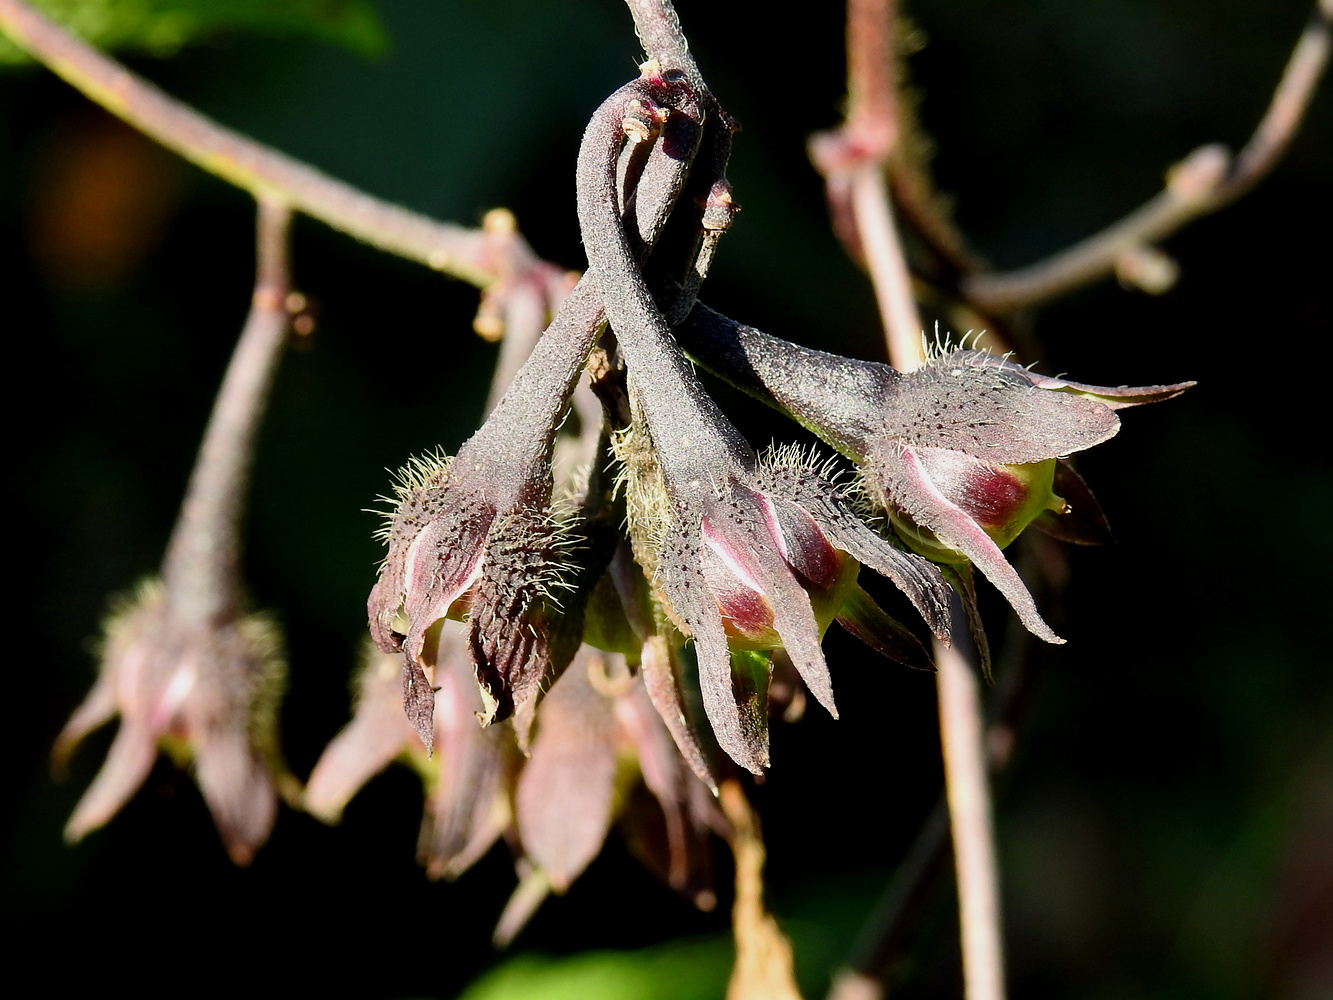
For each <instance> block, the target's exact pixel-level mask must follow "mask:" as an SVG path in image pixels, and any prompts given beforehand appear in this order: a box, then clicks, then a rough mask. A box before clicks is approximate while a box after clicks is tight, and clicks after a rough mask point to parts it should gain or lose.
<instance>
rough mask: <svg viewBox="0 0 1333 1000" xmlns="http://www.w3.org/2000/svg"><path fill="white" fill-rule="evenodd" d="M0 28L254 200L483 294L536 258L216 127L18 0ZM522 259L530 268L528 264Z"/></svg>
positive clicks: (2, 15)
mask: <svg viewBox="0 0 1333 1000" xmlns="http://www.w3.org/2000/svg"><path fill="white" fill-rule="evenodd" d="M0 30H3V31H4V32H5V34H7V35H8V36H9V37H10V38H12V39H13V40H14V42H16V43H17V44H18V45H20V46H21V47H22V48H24V49H26V50H27V51H28V52H29V53H30V54H31V55H32V56H33V58H35V59H37V60H38V61H39V62H41V63H43V64H45V65H46V66H47V67H49V68H50V69H51V70H53V71H54V72H55V73H57V74H59V75H60V76H61V77H63V78H64V79H65V80H66V81H67V82H69V83H70V84H72V85H73V86H74V87H75V88H76V89H78V90H79V91H81V92H82V93H83V94H84V95H86V96H87V97H89V98H90V99H92V100H93V101H95V102H97V103H98V104H100V105H102V107H104V108H106V109H107V110H108V111H110V112H111V113H112V114H114V115H116V116H118V117H120V118H122V119H124V120H125V121H126V122H128V123H129V124H130V125H133V126H134V127H135V128H137V129H139V130H140V131H141V132H143V133H144V134H146V135H148V136H151V137H152V138H153V139H156V140H157V141H158V142H160V143H161V144H162V145H164V146H166V147H167V148H168V149H171V150H174V151H175V152H177V153H179V154H180V155H181V156H183V157H185V158H186V159H187V160H189V161H191V162H192V163H194V164H196V165H198V166H200V167H202V168H203V169H204V170H206V171H208V172H209V173H211V174H214V175H216V176H218V177H221V178H222V179H223V180H225V181H228V182H229V183H232V184H235V185H236V186H237V187H241V188H244V189H245V190H247V191H249V192H250V193H251V194H253V195H254V196H255V197H256V198H258V199H261V200H267V201H277V202H281V203H283V204H285V205H287V206H289V207H290V208H293V209H295V210H297V211H300V212H303V213H305V214H306V215H309V216H311V217H312V218H315V219H319V220H320V221H321V222H324V223H327V224H328V225H330V226H332V227H333V228H334V229H339V230H341V231H343V232H345V233H347V234H349V235H351V236H354V237H356V238H357V239H360V240H364V241H365V242H367V243H370V244H371V245H373V246H376V247H379V248H380V249H381V250H385V251H387V252H389V253H393V254H397V255H398V256H400V257H406V258H408V259H409V260H415V261H418V262H420V263H422V264H425V265H427V266H428V267H432V268H434V269H435V270H437V271H442V272H444V273H445V274H449V275H452V276H453V277H456V278H461V279H462V280H464V281H468V282H471V283H472V284H474V285H478V286H480V287H486V286H488V285H490V284H492V283H493V282H495V281H497V280H499V279H500V278H502V277H503V276H504V275H505V273H507V272H513V271H515V270H520V269H522V267H523V266H525V265H527V264H528V263H529V262H530V261H531V262H535V261H536V258H535V256H534V255H533V253H532V251H531V249H529V248H528V246H527V244H526V243H524V242H523V240H522V238H521V237H517V236H516V237H515V239H514V240H512V241H510V242H509V243H508V244H506V246H505V249H506V251H507V253H508V254H512V255H514V256H513V257H511V258H510V259H505V255H503V254H497V253H496V244H495V241H493V240H488V239H487V237H486V234H485V233H483V232H481V231H479V230H473V229H466V228H464V227H462V226H458V225H454V224H452V223H447V222H439V221H437V220H435V219H431V218H428V217H427V216H424V215H420V214H418V213H416V212H412V211H409V210H408V209H405V208H402V207H400V206H398V205H394V204H392V203H390V202H387V201H383V200H381V199H379V198H375V197H372V196H371V195H368V194H366V193H365V192H363V191H360V190H358V189H356V188H354V187H351V186H350V185H348V184H344V183H343V182H342V181H338V180H335V179H334V178H332V177H330V176H328V175H327V174H325V173H322V172H321V171H319V170H316V169H315V168H314V167H311V166H309V165H308V164H305V163H302V162H300V161H299V160H295V159H293V158H292V157H290V156H287V155H285V154H283V153H280V152H278V151H276V150H274V149H270V148H269V147H267V146H264V145H262V144H260V143H258V142H255V141H254V140H253V139H249V138H247V137H245V136H243V135H241V134H239V133H237V132H233V131H231V130H230V129H227V128H225V127H223V126H222V125H219V124H218V123H217V122H214V121H213V120H212V119H210V118H207V117H205V116H204V115H202V114H200V113H199V112H198V111H195V110H194V109H193V108H191V107H189V106H188V105H186V104H183V103H182V102H180V101H178V100H176V99H174V98H172V97H169V96H167V95H166V94H165V93H163V92H162V91H161V90H159V89H158V88H157V87H156V86H154V85H153V84H151V83H149V82H148V81H147V80H145V79H143V78H142V77H139V76H137V75H135V74H134V73H132V72H130V71H129V70H128V69H126V68H125V67H124V66H122V65H121V64H120V63H118V62H116V61H115V60H114V59H111V58H109V57H108V56H106V55H104V54H103V53H101V52H99V51H98V50H97V49H94V48H92V47H91V46H89V45H87V44H86V43H84V42H82V41H80V40H79V39H77V38H75V37H74V36H73V35H71V34H70V33H69V32H68V31H66V30H65V29H64V28H61V27H60V26H59V25H57V24H55V23H54V22H53V21H51V20H49V19H48V18H46V17H44V16H43V15H41V14H39V13H38V12H37V11H35V10H33V9H32V8H31V7H30V6H28V5H27V4H26V3H23V2H22V0H0ZM529 259H530V261H529Z"/></svg>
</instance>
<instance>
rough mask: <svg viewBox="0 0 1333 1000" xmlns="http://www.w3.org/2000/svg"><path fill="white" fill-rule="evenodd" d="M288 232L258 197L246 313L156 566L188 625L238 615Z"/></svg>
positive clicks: (280, 332) (283, 310) (276, 347)
mask: <svg viewBox="0 0 1333 1000" xmlns="http://www.w3.org/2000/svg"><path fill="white" fill-rule="evenodd" d="M290 234H291V211H290V210H289V209H288V208H287V207H286V206H285V205H282V204H280V203H277V202H273V201H267V200H263V199H261V200H260V202H259V211H258V217H257V221H256V226H255V243H256V265H255V289H254V296H253V299H252V301H251V305H250V314H249V316H248V317H247V318H246V321H245V327H244V329H243V330H242V331H241V337H240V340H239V341H238V342H237V344H236V350H235V351H234V353H233V354H232V358H231V362H230V364H228V366H227V373H226V375H225V377H224V378H223V381H222V387H221V388H220V389H219V390H218V395H217V400H216V401H215V402H214V404H213V413H212V415H211V416H210V417H209V421H208V427H207V429H206V430H205V431H204V440H203V443H202V444H201V445H200V447H199V456H198V458H197V459H196V460H195V466H194V471H193V473H192V474H191V475H190V484H189V486H188V488H187V490H186V493H185V500H184V502H183V503H182V505H181V513H180V517H179V519H178V520H177V522H176V527H175V528H174V529H173V531H172V534H171V541H170V542H169V543H168V545H167V553H166V556H165V558H164V560H163V564H162V578H163V580H164V582H165V583H166V585H167V592H168V593H169V594H170V595H171V600H172V602H173V604H174V606H175V610H176V612H177V613H178V614H180V615H183V616H185V617H187V618H189V619H191V620H193V621H206V622H213V621H215V620H219V619H221V618H224V617H227V616H231V615H235V614H236V613H237V612H238V606H239V602H240V599H241V595H240V592H239V587H240V574H239V569H238V565H237V563H238V560H239V555H240V530H241V519H242V512H243V511H244V509H245V494H246V490H247V488H248V486H249V478H250V477H249V473H250V467H251V465H252V463H253V460H254V451H255V436H256V434H257V433H258V430H259V425H260V422H261V419H262V417H263V414H264V410H265V408H266V404H267V402H268V394H269V389H270V388H271V386H272V384H273V377H274V375H275V373H276V371H277V363H278V360H279V358H280V356H281V353H282V348H283V344H284V343H285V341H286V336H287V329H288V326H289V320H290V317H289V315H288V313H287V305H286V301H287V293H288V291H289V290H290V288H291V277H290V274H291V270H290Z"/></svg>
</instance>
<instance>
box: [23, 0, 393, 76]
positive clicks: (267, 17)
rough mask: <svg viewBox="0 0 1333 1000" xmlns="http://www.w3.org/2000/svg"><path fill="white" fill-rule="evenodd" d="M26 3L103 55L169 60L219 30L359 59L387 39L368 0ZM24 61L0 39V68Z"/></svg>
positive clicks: (377, 49) (76, 0) (45, 0)
mask: <svg viewBox="0 0 1333 1000" xmlns="http://www.w3.org/2000/svg"><path fill="white" fill-rule="evenodd" d="M32 2H33V6H35V7H37V8H39V9H40V10H41V11H42V12H43V13H45V14H47V15H49V16H50V17H51V18H53V19H54V20H56V21H59V22H60V23H61V24H63V25H65V26H66V27H67V28H69V29H70V30H72V31H73V32H75V33H76V34H78V35H79V36H81V37H82V38H84V39H86V40H87V41H89V42H92V43H93V44H94V45H97V46H99V47H100V48H103V49H108V50H113V49H114V50H119V51H131V52H146V53H149V54H150V55H155V56H169V55H173V54H174V53H175V52H176V51H178V50H179V49H180V48H181V47H182V46H184V45H187V44H189V43H191V42H198V41H203V40H205V39H208V38H212V37H215V36H217V35H221V34H225V33H249V34H256V35H270V36H275V37H284V36H292V35H312V36H314V37H316V38H321V39H323V40H324V41H327V42H333V43H335V44H337V45H343V46H346V47H347V48H349V49H351V50H352V51H354V52H357V53H360V54H361V55H364V56H373V55H377V54H379V53H380V52H382V51H383V50H384V48H385V46H386V45H387V44H388V36H387V35H386V34H385V31H384V27H383V26H382V25H381V24H380V20H379V17H378V16H377V15H376V13H375V9H374V7H373V6H372V5H371V3H370V0H281V2H278V3H275V2H273V0H32ZM28 61H29V58H28V56H27V54H26V53H25V52H23V51H22V50H21V49H19V48H18V47H17V46H16V45H14V43H13V42H11V41H10V40H9V39H8V38H5V37H3V36H0V64H4V63H11V64H12V63H24V62H28Z"/></svg>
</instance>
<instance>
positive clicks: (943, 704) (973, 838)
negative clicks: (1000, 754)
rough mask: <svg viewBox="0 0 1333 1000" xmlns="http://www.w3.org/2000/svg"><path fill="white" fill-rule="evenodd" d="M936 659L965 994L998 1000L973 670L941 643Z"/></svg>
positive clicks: (997, 935) (988, 824) (988, 821)
mask: <svg viewBox="0 0 1333 1000" xmlns="http://www.w3.org/2000/svg"><path fill="white" fill-rule="evenodd" d="M935 665H936V667H937V670H938V672H937V673H936V675H935V687H936V691H937V692H938V694H939V706H940V741H941V743H942V744H943V747H944V782H945V790H946V797H947V799H948V802H949V822H950V825H951V827H952V829H953V845H954V848H953V850H954V866H955V869H956V871H957V875H958V915H959V924H960V926H961V930H962V943H963V995H964V996H965V997H966V998H967V1000H1003V997H1004V995H1005V986H1004V944H1003V938H1002V932H1001V927H1002V924H1001V921H1000V900H999V895H1000V879H999V867H998V865H997V863H996V858H995V838H994V835H993V832H992V831H993V829H994V817H993V816H992V814H991V799H990V783H989V781H988V779H987V774H986V757H985V727H984V725H983V723H982V716H981V698H980V697H979V695H978V690H977V689H978V685H977V674H976V671H975V670H974V669H973V668H972V665H971V664H969V663H968V662H967V660H966V659H965V658H964V657H963V655H962V654H961V653H960V652H959V650H958V649H957V648H956V647H945V646H942V645H940V644H939V643H936V645H935Z"/></svg>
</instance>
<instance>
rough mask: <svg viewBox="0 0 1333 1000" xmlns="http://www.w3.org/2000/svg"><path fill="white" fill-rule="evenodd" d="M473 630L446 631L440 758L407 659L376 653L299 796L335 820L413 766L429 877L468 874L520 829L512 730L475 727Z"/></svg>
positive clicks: (437, 712) (439, 701)
mask: <svg viewBox="0 0 1333 1000" xmlns="http://www.w3.org/2000/svg"><path fill="white" fill-rule="evenodd" d="M466 632H467V630H466V626H464V625H463V624H461V623H459V622H452V621H451V622H445V623H444V624H443V626H442V627H441V628H440V632H439V647H438V650H437V658H436V662H437V667H436V671H435V677H436V680H437V682H438V684H439V686H438V688H437V689H436V691H435V705H434V719H433V728H434V746H435V753H434V754H433V756H431V757H427V755H426V748H425V746H424V744H423V743H422V741H421V739H420V737H418V736H417V733H416V730H415V728H414V727H413V726H412V724H411V723H410V722H409V721H408V718H407V716H406V714H405V713H404V711H403V696H402V690H403V685H402V673H403V670H404V669H405V665H404V662H403V657H402V656H399V655H395V654H391V653H381V652H379V651H378V650H375V649H374V648H373V647H372V648H371V649H370V650H369V651H368V654H367V655H366V657H365V661H364V663H363V664H362V667H361V669H360V670H359V671H358V673H357V676H356V681H355V686H356V692H355V701H354V710H353V715H352V719H351V721H350V722H348V724H347V725H346V726H344V727H343V729H342V730H341V731H340V732H339V733H338V735H337V736H335V737H334V738H333V740H332V741H330V743H329V745H328V746H327V747H326V748H325V750H324V753H323V754H321V755H320V758H319V760H318V761H317V762H316V763H315V768H314V770H313V771H311V773H310V780H309V782H308V783H307V784H306V789H305V793H304V795H303V797H302V805H303V806H304V807H305V809H306V811H307V812H310V813H312V814H313V815H315V816H317V817H318V818H320V819H322V820H323V821H324V822H326V823H337V822H338V821H339V820H340V819H341V817H342V813H343V810H344V808H345V807H346V806H347V803H348V802H349V801H350V800H351V799H352V797H353V796H355V795H356V793H357V792H359V791H360V790H361V788H362V786H363V785H364V784H365V783H366V782H367V781H368V780H370V778H372V777H374V776H375V775H376V774H378V773H379V772H380V771H382V770H383V769H384V768H386V767H387V766H388V765H389V764H390V763H391V762H393V761H394V760H401V761H403V762H405V763H407V764H408V765H410V766H411V767H412V768H413V769H414V770H416V771H417V773H418V774H420V775H421V778H422V782H423V784H424V786H425V792H426V800H425V802H426V805H425V814H424V816H423V819H422V824H421V835H420V837H419V838H418V847H417V855H418V859H419V860H420V861H421V863H422V864H423V865H424V866H425V868H426V871H427V873H428V874H429V875H430V877H432V878H450V879H452V878H456V877H457V876H459V875H461V874H462V873H463V872H464V871H466V870H467V869H468V868H469V867H471V865H472V864H473V863H474V862H475V861H476V860H477V859H478V858H480V857H481V856H482V855H483V854H485V853H486V851H488V850H489V849H490V847H491V845H493V844H494V843H495V841H496V840H497V839H498V838H499V837H500V835H501V834H502V833H503V832H504V831H505V830H506V829H507V828H508V827H509V826H510V825H511V824H512V822H513V808H512V805H511V798H512V783H513V772H514V771H515V770H516V768H517V766H518V764H517V758H518V756H519V753H518V748H517V746H516V745H515V743H514V734H513V730H512V729H511V728H509V727H507V726H489V727H486V728H483V727H482V726H481V725H480V724H479V722H478V718H477V716H478V715H479V714H480V713H481V710H482V701H481V695H480V692H479V691H478V690H477V685H476V682H475V681H474V680H473V675H472V665H471V662H470V660H469V658H468V654H467V634H466Z"/></svg>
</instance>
